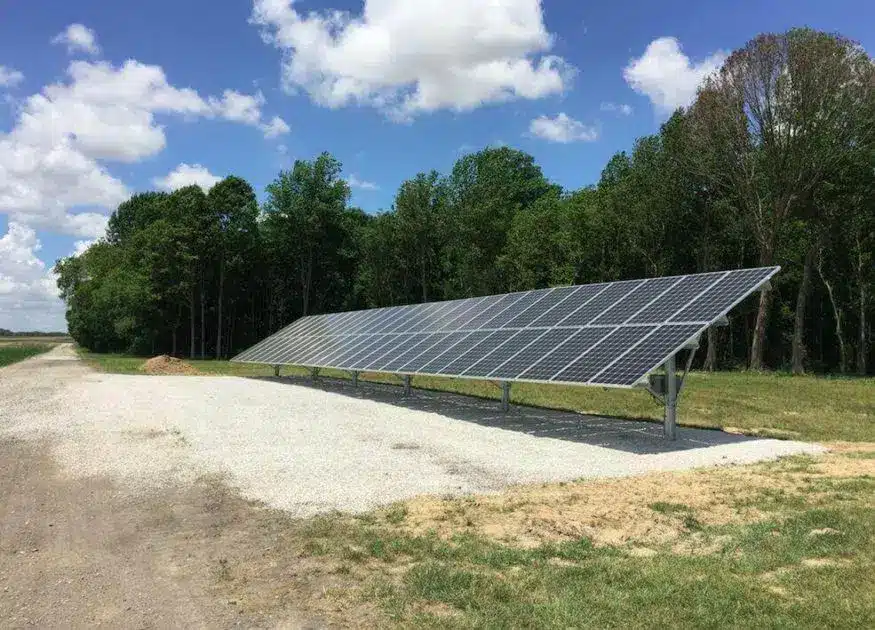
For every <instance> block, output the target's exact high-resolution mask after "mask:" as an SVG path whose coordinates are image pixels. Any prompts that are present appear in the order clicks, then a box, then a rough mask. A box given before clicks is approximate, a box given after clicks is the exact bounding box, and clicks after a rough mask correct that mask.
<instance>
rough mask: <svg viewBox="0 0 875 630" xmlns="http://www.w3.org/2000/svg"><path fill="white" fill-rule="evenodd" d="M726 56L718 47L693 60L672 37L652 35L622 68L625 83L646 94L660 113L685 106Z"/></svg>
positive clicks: (718, 67) (690, 102)
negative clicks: (650, 40) (712, 51)
mask: <svg viewBox="0 0 875 630" xmlns="http://www.w3.org/2000/svg"><path fill="white" fill-rule="evenodd" d="M725 60H726V54H725V53H724V52H722V51H718V52H716V53H714V54H712V55H710V56H708V57H706V58H705V59H703V60H702V61H699V62H697V63H696V62H693V61H692V60H691V59H690V58H689V57H687V56H686V55H685V54H684V53H683V51H682V50H681V46H680V43H679V42H678V40H677V39H675V38H674V37H660V38H659V39H654V40H653V41H652V42H650V44H649V45H648V46H647V49H646V50H645V51H644V54H643V55H641V56H640V57H638V58H637V59H632V60H631V61H630V62H629V65H627V66H626V68H625V69H624V70H623V77H624V78H625V79H626V83H628V84H629V86H630V87H631V88H632V89H633V90H635V91H636V92H638V93H640V94H643V95H645V96H647V97H648V98H649V99H650V101H651V102H652V103H653V105H654V107H656V109H657V110H658V111H659V112H660V113H670V112H672V111H674V110H675V109H677V108H678V107H687V106H689V105H690V104H692V102H693V100H694V99H695V98H696V90H697V89H698V87H699V86H700V85H701V84H702V81H703V80H704V79H705V77H707V76H708V75H710V74H712V73H714V72H716V71H717V70H719V69H720V66H721V65H723V62H724V61H725Z"/></svg>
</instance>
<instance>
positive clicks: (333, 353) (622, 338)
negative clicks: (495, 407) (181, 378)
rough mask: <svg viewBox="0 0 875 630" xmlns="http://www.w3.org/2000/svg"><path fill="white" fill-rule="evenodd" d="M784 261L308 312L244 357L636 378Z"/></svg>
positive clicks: (615, 382)
mask: <svg viewBox="0 0 875 630" xmlns="http://www.w3.org/2000/svg"><path fill="white" fill-rule="evenodd" d="M779 269H780V268H779V267H762V268H758V269H740V270H735V271H721V272H714V273H703V274H694V275H686V276H673V277H663V278H651V279H647V280H627V281H622V282H606V283H601V284H587V285H579V286H569V287H557V288H553V289H540V290H536V291H523V292H519V293H509V294H506V295H491V296H487V297H480V298H469V299H463V300H452V301H448V302H431V303H427V304H416V305H411V306H396V307H388V308H377V309H370V310H365V311H352V312H346V313H332V314H327V315H314V316H310V317H303V318H301V319H299V320H297V321H295V322H294V323H292V324H291V325H290V326H287V327H286V328H284V329H282V330H280V331H279V332H277V333H275V334H274V335H271V336H270V337H268V338H267V339H265V340H264V341H262V342H260V343H258V344H256V345H255V346H253V347H252V348H249V349H248V350H246V351H245V352H243V353H241V354H239V355H238V356H236V357H235V358H234V359H232V360H233V361H238V362H248V363H266V364H269V365H299V366H306V367H316V368H337V369H342V370H350V371H370V372H393V373H398V374H429V375H446V376H458V377H463V378H480V379H490V380H506V381H533V382H551V383H569V384H589V385H602V386H607V387H631V386H633V385H635V384H636V383H637V382H638V381H640V380H641V379H642V378H643V377H644V376H646V375H647V374H648V373H649V372H651V371H653V370H654V369H655V368H657V367H659V366H660V365H662V364H663V363H664V362H665V360H666V359H667V358H668V357H670V356H671V355H673V354H674V353H676V352H677V351H678V350H679V349H680V348H682V347H683V346H684V345H686V344H687V343H689V342H690V341H691V340H693V339H696V338H697V337H698V335H700V334H701V333H702V332H703V331H704V330H705V329H707V328H708V327H709V326H710V325H712V324H713V323H714V322H715V321H717V320H718V319H720V318H721V317H722V316H724V315H725V314H726V313H727V312H729V310H730V309H731V308H732V307H733V306H735V305H736V304H738V303H739V302H740V301H741V300H743V299H744V298H745V297H747V296H748V295H750V294H751V293H752V292H754V291H755V290H757V289H758V288H759V287H761V286H762V285H763V284H764V283H766V282H767V281H768V280H769V278H771V277H772V276H773V275H774V274H775V273H777V272H778V270H779Z"/></svg>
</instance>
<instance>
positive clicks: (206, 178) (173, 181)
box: [152, 163, 222, 192]
mask: <svg viewBox="0 0 875 630" xmlns="http://www.w3.org/2000/svg"><path fill="white" fill-rule="evenodd" d="M220 181H222V178H221V177H217V176H215V175H213V174H212V173H210V171H209V170H208V169H207V168H206V167H205V166H201V165H200V164H185V163H183V164H180V165H179V166H177V167H176V168H175V169H173V170H172V171H171V172H169V173H167V175H165V176H164V177H156V178H155V179H153V180H152V183H153V184H155V186H157V187H158V188H160V189H161V190H167V191H173V190H177V189H179V188H184V187H185V186H191V185H192V184H196V185H198V186H200V187H201V188H203V190H204V192H207V191H209V190H210V188H212V187H213V186H215V185H216V184H218V183H219V182H220Z"/></svg>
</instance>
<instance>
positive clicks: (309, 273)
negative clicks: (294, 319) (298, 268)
mask: <svg viewBox="0 0 875 630" xmlns="http://www.w3.org/2000/svg"><path fill="white" fill-rule="evenodd" d="M312 284H313V248H312V247H311V248H310V252H309V255H308V256H307V266H306V268H305V270H304V286H303V289H304V295H303V304H302V308H303V312H302V313H301V316H302V317H306V316H307V314H308V313H309V312H310V287H311V285H312Z"/></svg>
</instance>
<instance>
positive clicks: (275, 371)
mask: <svg viewBox="0 0 875 630" xmlns="http://www.w3.org/2000/svg"><path fill="white" fill-rule="evenodd" d="M273 375H274V376H279V375H280V366H278V365H275V366H273Z"/></svg>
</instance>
